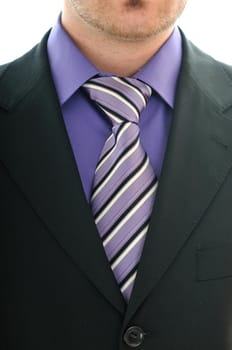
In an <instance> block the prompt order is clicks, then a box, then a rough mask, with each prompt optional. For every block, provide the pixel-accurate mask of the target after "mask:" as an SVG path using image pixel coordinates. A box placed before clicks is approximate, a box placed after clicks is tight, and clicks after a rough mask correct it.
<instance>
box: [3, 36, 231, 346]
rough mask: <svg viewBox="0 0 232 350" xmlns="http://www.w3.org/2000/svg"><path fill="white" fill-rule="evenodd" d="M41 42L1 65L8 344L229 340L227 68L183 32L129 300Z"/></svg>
mask: <svg viewBox="0 0 232 350" xmlns="http://www.w3.org/2000/svg"><path fill="white" fill-rule="evenodd" d="M46 41H47V36H46V37H45V38H44V39H43V40H42V42H41V43H40V44H39V45H38V46H36V47H35V48H34V49H32V51H30V52H29V53H27V54H26V55H25V56H23V57H22V58H20V59H18V60H16V61H15V62H13V63H10V64H7V65H4V66H2V67H1V68H0V194H1V195H0V205H1V208H0V209H1V210H0V278H1V296H0V317H1V322H2V323H1V340H0V347H1V349H2V350H21V349H22V350H32V349H33V350H77V349H78V350H79V349H80V350H82V349H83V350H92V349H97V350H116V349H121V350H126V349H130V348H131V347H132V346H134V345H138V344H139V343H141V345H140V346H138V349H143V350H155V349H156V350H206V349H211V350H219V349H220V350H231V349H232V174H231V168H232V69H231V68H230V67H228V66H226V65H223V64H221V63H218V62H216V61H214V60H213V59H212V58H210V57H208V56H207V55H205V54H203V53H202V52H200V51H199V50H198V49H197V48H196V47H195V46H194V45H193V44H191V43H190V42H188V41H187V40H186V39H185V38H184V37H183V63H182V69H181V74H180V77H179V81H178V87H177V93H176V101H175V112H174V116H173V122H172V126H171V132H170V137H169V142H168V147H167V152H166V156H165V160H164V166H163V170H162V174H161V178H160V183H159V188H158V193H157V198H156V202H155V207H154V211H153V215H152V219H151V224H150V228H149V232H148V234H147V239H146V242H145V246H144V251H143V255H142V258H141V262H140V266H139V270H138V275H137V280H136V284H135V288H134V290H133V294H132V297H131V300H130V303H129V305H128V306H126V305H125V303H124V300H123V298H122V296H121V294H120V292H119V288H118V286H117V284H116V282H115V280H114V277H113V275H112V273H111V270H110V267H109V264H108V262H107V259H106V256H105V253H104V249H103V247H102V245H101V242H100V239H99V236H98V233H97V230H96V227H95V224H94V221H93V218H92V215H91V212H90V209H89V206H88V204H87V203H86V200H85V196H84V193H83V189H82V186H81V181H80V177H79V174H78V169H77V168H76V164H75V161H74V157H73V153H72V150H71V146H70V143H69V139H68V136H67V133H66V131H65V127H64V122H63V118H62V115H61V110H60V106H59V102H58V98H57V95H56V91H55V88H54V85H53V81H52V78H51V74H50V71H49V65H48V60H47V55H46ZM170 59H171V58H170ZM154 152H155V150H154ZM133 326H138V327H140V328H141V330H143V331H144V333H146V334H145V335H144V336H141V337H142V338H143V339H142V340H141V339H138V337H139V336H140V335H142V333H136V329H134V332H132V333H133V334H131V336H130V337H129V342H128V341H127V343H128V344H129V345H128V344H126V342H125V341H124V340H123V337H125V332H126V331H127V330H128V328H129V327H133ZM126 335H128V333H126ZM133 336H134V337H135V339H134V338H133ZM136 337H137V338H136Z"/></svg>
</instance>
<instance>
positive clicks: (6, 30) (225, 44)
mask: <svg viewBox="0 0 232 350" xmlns="http://www.w3.org/2000/svg"><path fill="white" fill-rule="evenodd" d="M170 1H172V0H170ZM62 3H63V0H0V63H5V62H7V61H10V60H12V59H14V58H16V57H18V56H20V55H21V54H23V53H24V52H26V51H28V50H29V49H30V48H31V47H32V46H34V44H36V43H37V42H38V41H40V39H41V38H42V36H43V35H44V33H45V32H46V31H47V30H48V29H49V28H50V27H51V26H52V25H53V24H54V22H55V21H56V18H57V17H58V15H59V13H60V11H61V9H62ZM179 25H180V27H181V28H182V29H183V30H184V32H185V34H186V35H187V36H188V38H189V39H191V40H192V41H193V42H194V43H195V44H196V45H198V46H199V47H200V48H201V49H203V50H204V51H206V52H208V53H209V54H211V55H212V56H214V57H215V58H216V59H219V60H221V61H224V62H226V63H229V64H232V0H220V1H219V0H189V2H188V6H187V8H186V9H185V12H184V14H183V15H182V18H181V19H180V21H179Z"/></svg>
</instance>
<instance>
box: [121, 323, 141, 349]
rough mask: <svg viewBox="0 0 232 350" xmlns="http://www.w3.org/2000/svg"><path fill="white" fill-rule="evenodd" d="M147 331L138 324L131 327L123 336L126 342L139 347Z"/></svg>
mask: <svg viewBox="0 0 232 350" xmlns="http://www.w3.org/2000/svg"><path fill="white" fill-rule="evenodd" d="M144 335H145V332H144V331H143V329H142V328H140V327H137V326H132V327H129V328H128V329H127V330H126V331H125V333H124V336H123V340H124V342H125V343H126V344H127V345H128V346H129V347H131V348H137V347H138V346H140V345H141V344H142V343H143V341H144Z"/></svg>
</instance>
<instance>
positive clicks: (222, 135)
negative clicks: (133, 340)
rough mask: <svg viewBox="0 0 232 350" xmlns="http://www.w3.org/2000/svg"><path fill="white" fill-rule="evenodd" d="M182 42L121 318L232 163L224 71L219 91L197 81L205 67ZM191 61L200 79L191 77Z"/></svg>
mask: <svg viewBox="0 0 232 350" xmlns="http://www.w3.org/2000/svg"><path fill="white" fill-rule="evenodd" d="M184 43H185V51H184V63H183V68H182V72H181V75H180V79H179V86H178V89H177V96H176V106H175V112H174V115H173V123H172V127H171V132H170V137H169V143H168V147H167V152H166V156H165V160H164V166H163V170H162V174H161V179H160V183H159V189H158V192H157V197H156V202H155V207H154V211H153V216H152V219H151V222H150V227H149V231H148V234H147V239H146V242H145V246H144V250H143V254H142V258H141V261H140V266H139V269H138V274H137V279H136V283H135V287H134V290H133V293H132V297H131V300H130V303H129V306H128V309H127V313H126V317H125V320H124V322H125V324H127V323H128V322H129V320H130V319H131V317H132V316H133V315H134V313H135V312H136V310H137V309H138V307H139V306H140V305H141V304H142V303H143V302H144V300H145V298H146V297H147V296H148V295H149V293H150V292H151V290H152V289H153V288H154V287H155V286H156V285H157V284H158V282H159V281H160V280H161V278H162V276H163V275H164V274H165V272H166V271H167V269H168V268H169V267H170V265H171V264H172V263H173V262H174V260H175V258H176V257H177V255H178V253H179V251H180V250H181V248H182V247H183V246H184V244H185V243H186V241H187V240H188V238H189V237H190V235H191V234H192V233H193V231H194V229H195V228H196V227H197V225H198V222H199V221H200V220H201V219H202V218H203V217H204V215H205V213H206V211H207V208H208V207H209V206H210V204H211V202H212V201H213V200H214V198H215V196H216V194H217V192H218V191H219V189H220V187H221V185H222V183H223V181H224V180H225V177H226V176H227V174H228V171H229V170H230V168H231V166H232V157H231V152H232V151H231V134H232V123H231V120H229V119H227V118H225V116H224V115H223V113H224V111H225V109H226V108H228V106H229V104H230V105H231V104H232V99H231V96H229V92H228V91H229V88H228V86H227V84H228V79H227V80H226V79H225V81H224V82H223V83H222V82H221V80H222V75H223V74H222V72H218V78H219V80H218V84H219V86H218V90H219V91H214V90H215V86H213V85H211V83H210V77H208V78H207V77H205V79H204V78H203V80H202V81H204V82H206V84H208V85H207V86H203V85H202V86H201V75H204V74H207V72H205V71H204V72H203V71H202V70H203V69H204V67H196V62H193V61H194V59H195V58H196V53H194V52H191V50H192V47H191V46H190V45H189V44H187V43H186V42H185V40H184ZM206 63H208V64H209V62H208V61H206ZM192 65H193V66H194V67H195V68H196V77H199V80H198V81H195V80H194V79H193V76H192V75H194V74H195V72H193V71H192V70H191V66H192ZM203 66H204V65H203ZM198 69H199V71H197V70H198ZM205 69H206V70H207V65H206V67H205ZM214 70H216V69H215V68H214ZM216 74H217V72H214V75H216ZM212 84H215V81H213V82H212ZM216 89H217V88H216ZM223 91H224V94H223ZM220 95H223V97H222V98H221V100H220V98H218V96H220ZM223 99H224V100H223Z"/></svg>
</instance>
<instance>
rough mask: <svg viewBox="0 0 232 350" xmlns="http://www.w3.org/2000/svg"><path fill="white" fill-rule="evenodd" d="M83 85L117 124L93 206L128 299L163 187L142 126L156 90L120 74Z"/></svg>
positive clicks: (96, 183)
mask: <svg viewBox="0 0 232 350" xmlns="http://www.w3.org/2000/svg"><path fill="white" fill-rule="evenodd" d="M84 88H85V89H86V90H87V92H88V94H89V96H90V98H91V99H92V100H93V101H95V102H96V103H97V105H98V106H99V107H100V109H101V110H102V111H103V112H104V114H105V115H106V116H107V117H108V118H109V119H110V121H111V123H112V134H111V135H110V136H109V138H108V139H107V140H106V143H105V145H104V147H103V150H102V152H101V155H100V158H99V161H98V164H97V167H96V170H95V176H94V181H93V188H92V194H91V205H92V212H93V216H94V220H95V223H96V226H97V228H98V231H99V234H100V237H101V240H102V244H103V246H104V249H105V252H106V255H107V258H108V260H109V262H110V265H111V269H112V271H113V273H114V276H115V278H116V280H117V282H118V284H119V287H120V289H121V292H122V294H123V296H124V298H125V300H126V301H127V302H128V301H129V298H130V295H131V292H132V289H133V285H134V281H135V278H136V274H137V269H138V264H139V260H140V257H141V253H142V248H143V244H144V241H145V236H146V233H147V230H148V225H149V220H150V216H151V211H152V208H153V202H154V197H155V191H156V188H157V185H158V181H157V178H156V176H155V174H154V171H153V169H152V167H151V165H150V163H149V159H148V156H147V154H146V153H145V151H144V149H143V148H142V146H141V144H140V135H139V126H138V123H139V117H140V113H141V111H142V110H143V108H144V107H145V106H146V103H147V100H148V98H149V97H150V95H151V92H152V91H151V88H150V87H149V86H148V85H146V84H144V83H142V82H141V81H139V80H136V79H131V78H118V77H100V78H93V79H91V80H89V81H88V82H87V83H85V84H84Z"/></svg>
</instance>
